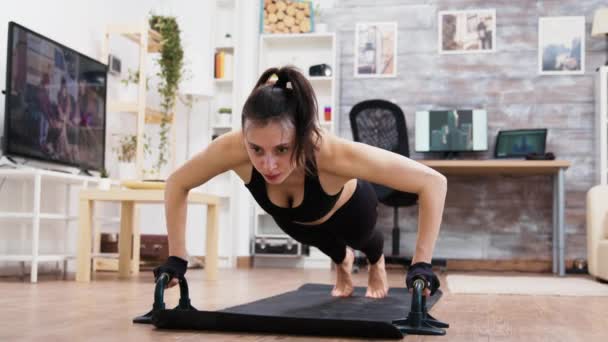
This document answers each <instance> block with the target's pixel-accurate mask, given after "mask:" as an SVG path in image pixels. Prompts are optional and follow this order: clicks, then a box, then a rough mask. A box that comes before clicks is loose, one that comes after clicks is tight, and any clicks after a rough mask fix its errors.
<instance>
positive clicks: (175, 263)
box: [154, 256, 188, 288]
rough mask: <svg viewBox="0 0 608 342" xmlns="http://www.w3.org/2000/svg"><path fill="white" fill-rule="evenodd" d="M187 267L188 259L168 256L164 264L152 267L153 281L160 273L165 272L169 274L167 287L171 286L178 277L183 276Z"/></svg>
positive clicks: (175, 282) (175, 283)
mask: <svg viewBox="0 0 608 342" xmlns="http://www.w3.org/2000/svg"><path fill="white" fill-rule="evenodd" d="M187 269H188V261H186V260H184V259H182V258H180V257H176V256H170V257H168V258H167V261H165V263H164V264H162V265H160V266H158V267H156V268H155V269H154V281H155V282H156V280H158V277H160V275H161V274H163V273H167V274H168V275H169V284H168V285H167V288H171V287H173V286H175V285H177V284H178V283H179V280H180V279H182V278H184V274H185V273H186V270H187Z"/></svg>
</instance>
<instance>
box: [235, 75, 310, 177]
mask: <svg viewBox="0 0 608 342" xmlns="http://www.w3.org/2000/svg"><path fill="white" fill-rule="evenodd" d="M273 75H276V76H277V77H278V80H277V81H276V82H274V83H269V82H268V81H269V79H270V78H271V77H272V76H273ZM288 83H289V84H291V87H290V88H289V87H287V84H288ZM317 107H318V106H317V98H316V96H315V93H314V90H313V89H312V86H311V85H310V82H308V80H307V79H306V77H304V75H302V73H301V72H300V71H299V70H298V69H297V68H295V67H293V66H285V67H282V68H280V69H279V68H270V69H267V70H266V71H264V73H263V74H262V76H260V78H259V79H258V82H257V83H256V85H255V87H254V89H253V91H252V92H251V94H250V95H249V97H248V98H247V101H245V105H244V106H243V116H242V119H241V120H242V121H241V126H242V127H243V129H244V127H245V120H250V121H252V122H254V123H255V124H258V125H262V126H265V125H267V124H268V123H270V122H271V121H276V122H284V121H285V120H286V121H289V122H290V123H292V124H293V126H294V127H295V145H294V148H293V151H292V154H291V161H292V162H295V163H296V166H298V167H299V166H302V165H304V166H305V169H306V171H307V172H309V173H311V172H313V170H311V168H309V165H311V166H312V168H313V169H316V160H315V158H314V153H315V150H317V149H318V146H319V143H320V141H321V130H320V128H319V118H318V116H317ZM307 162H308V163H307Z"/></svg>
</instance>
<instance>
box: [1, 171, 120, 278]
mask: <svg viewBox="0 0 608 342" xmlns="http://www.w3.org/2000/svg"><path fill="white" fill-rule="evenodd" d="M0 179H3V181H5V180H8V179H11V180H17V181H19V182H20V184H21V194H20V196H17V194H14V195H15V199H16V200H18V201H19V202H20V203H19V206H20V210H18V211H15V210H10V211H1V212H0V221H2V225H1V226H0V230H5V229H15V228H20V229H21V244H22V246H21V247H24V245H25V244H26V243H27V242H28V241H26V238H25V229H27V228H28V226H29V228H30V229H31V239H30V241H29V243H31V250H30V253H25V252H23V251H21V252H19V254H5V255H0V261H11V262H13V261H14V262H22V263H25V262H30V263H31V273H30V281H31V282H32V283H36V282H37V281H38V264H39V263H40V262H49V261H54V262H64V271H65V269H66V266H67V265H66V263H67V261H68V260H69V259H73V258H74V254H73V253H69V252H68V251H69V250H70V246H69V245H68V242H69V238H68V235H67V234H68V224H69V223H70V222H72V221H77V220H78V216H77V215H71V214H70V204H71V203H72V202H71V200H72V196H71V195H70V192H71V190H72V187H80V188H88V187H89V186H90V185H94V186H96V185H97V184H98V183H99V181H100V180H101V179H100V178H97V177H88V176H80V175H72V174H68V173H64V172H56V171H47V170H42V169H35V168H17V169H0ZM45 183H46V184H50V183H60V184H63V185H65V193H64V196H65V202H64V203H65V208H64V211H63V212H43V211H42V206H41V197H42V196H41V193H42V188H43V184H45ZM30 185H31V186H30ZM30 191H31V195H30V194H29V192H30ZM28 202H29V203H28ZM96 219H99V218H96ZM101 219H103V220H105V219H108V220H112V218H101ZM49 221H55V222H57V221H60V222H64V223H65V232H66V234H65V235H64V236H63V238H62V241H64V250H63V252H60V253H52V254H40V230H41V229H44V228H45V223H47V222H49ZM3 233H6V232H0V234H3ZM22 249H25V248H22ZM22 265H23V264H22Z"/></svg>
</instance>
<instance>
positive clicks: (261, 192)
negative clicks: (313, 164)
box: [245, 167, 344, 222]
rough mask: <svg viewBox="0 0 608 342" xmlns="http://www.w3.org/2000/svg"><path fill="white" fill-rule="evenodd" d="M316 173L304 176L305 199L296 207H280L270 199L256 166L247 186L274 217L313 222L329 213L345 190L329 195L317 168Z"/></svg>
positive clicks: (264, 181)
mask: <svg viewBox="0 0 608 342" xmlns="http://www.w3.org/2000/svg"><path fill="white" fill-rule="evenodd" d="M314 173H315V175H309V174H308V173H307V174H306V176H305V178H304V199H303V200H302V203H301V204H300V205H299V206H297V207H295V208H293V207H292V208H285V207H279V206H278V205H275V204H274V203H272V202H271V201H270V198H268V192H267V190H266V180H264V177H263V176H262V175H261V174H260V173H259V172H258V171H257V170H256V169H255V167H252V168H251V180H250V181H249V183H247V184H245V186H246V187H247V189H249V192H251V195H253V198H255V200H256V201H257V202H258V204H259V205H260V206H261V207H262V209H264V210H265V211H266V212H267V213H268V214H270V215H271V216H272V217H275V218H280V219H288V220H290V221H298V222H312V221H316V220H318V219H320V218H322V217H323V216H325V215H327V213H328V212H329V211H330V210H331V209H332V208H333V207H334V205H335V204H336V202H337V201H338V198H340V194H341V193H342V190H344V187H342V189H340V191H339V192H338V193H337V194H335V195H328V194H327V193H325V191H324V190H323V188H322V187H321V183H320V182H319V176H318V175H317V173H316V170H315V172H314Z"/></svg>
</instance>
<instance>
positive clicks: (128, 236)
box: [76, 189, 220, 282]
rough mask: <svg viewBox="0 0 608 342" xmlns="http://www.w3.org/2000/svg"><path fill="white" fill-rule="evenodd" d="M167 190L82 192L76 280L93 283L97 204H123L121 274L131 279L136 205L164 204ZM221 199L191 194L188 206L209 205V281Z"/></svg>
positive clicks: (215, 255) (214, 270)
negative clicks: (98, 202) (92, 246)
mask: <svg viewBox="0 0 608 342" xmlns="http://www.w3.org/2000/svg"><path fill="white" fill-rule="evenodd" d="M164 197H165V193H164V190H131V189H110V190H97V189H91V190H81V191H80V209H79V217H78V224H79V233H78V252H77V257H76V262H77V270H76V281H79V282H89V281H91V234H92V233H91V228H92V223H93V205H94V201H114V202H120V203H121V215H120V235H119V238H118V254H119V257H118V275H119V278H128V277H129V275H130V269H131V267H130V264H131V256H132V255H133V253H138V251H133V243H132V236H133V217H134V209H135V203H162V202H164ZM219 202H220V199H219V197H217V196H214V195H207V194H202V193H197V192H192V191H191V192H190V194H189V195H188V204H202V205H207V227H206V231H207V235H206V247H205V253H206V256H205V271H206V272H207V278H208V279H210V280H216V279H217V263H218V226H217V222H218V205H219Z"/></svg>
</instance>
